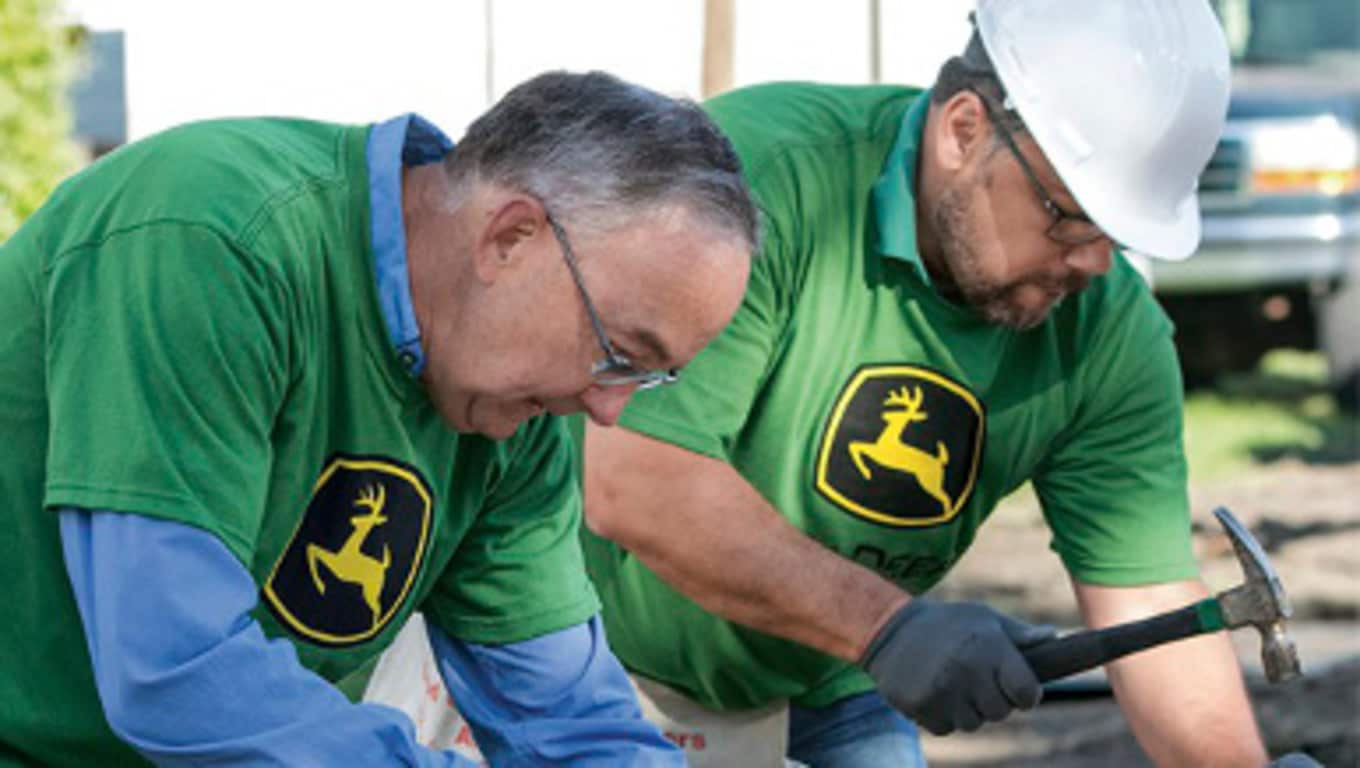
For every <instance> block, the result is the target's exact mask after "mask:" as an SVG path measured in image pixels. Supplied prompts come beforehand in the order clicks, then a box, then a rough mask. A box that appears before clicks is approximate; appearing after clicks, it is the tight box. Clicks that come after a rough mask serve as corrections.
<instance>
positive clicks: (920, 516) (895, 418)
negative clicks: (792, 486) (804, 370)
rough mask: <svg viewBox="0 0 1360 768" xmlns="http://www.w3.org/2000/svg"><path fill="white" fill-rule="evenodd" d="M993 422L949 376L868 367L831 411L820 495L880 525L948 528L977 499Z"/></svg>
mask: <svg viewBox="0 0 1360 768" xmlns="http://www.w3.org/2000/svg"><path fill="white" fill-rule="evenodd" d="M985 421H986V416H985V413H984V410H983V407H982V404H981V403H979V402H978V399H977V398H976V397H974V396H973V393H972V392H969V391H968V390H967V389H966V388H965V387H964V386H963V385H962V384H959V383H958V382H956V381H953V380H951V379H949V378H948V377H946V376H944V375H943V374H940V373H938V372H936V371H932V370H929V369H927V368H919V367H916V366H911V365H880V366H865V367H862V368H860V369H859V370H858V371H856V372H855V375H854V376H853V377H851V379H850V382H849V383H848V384H846V385H845V389H844V390H843V391H842V392H841V396H840V397H839V398H838V399H837V401H836V406H835V408H834V409H833V410H832V412H831V418H830V420H829V422H828V423H827V427H826V430H825V435H824V437H823V438H822V447H821V451H820V452H819V454H818V457H817V477H816V485H817V490H818V491H819V492H821V494H822V495H823V496H825V497H826V498H827V499H829V500H831V501H832V502H833V503H835V504H836V505H837V506H839V507H841V508H843V509H845V510H847V511H848V512H850V513H852V514H854V515H857V516H859V517H863V518H865V519H867V520H871V521H873V522H875V523H881V524H883V525H891V526H898V527H902V526H927V525H939V524H941V523H946V522H948V521H950V520H951V519H953V517H954V516H955V515H957V514H958V512H959V510H960V509H963V505H964V504H966V503H968V497H969V496H971V495H972V493H973V483H974V482H975V481H976V480H977V472H978V465H979V463H980V461H981V459H982V439H983V435H984V429H983V427H984V425H985Z"/></svg>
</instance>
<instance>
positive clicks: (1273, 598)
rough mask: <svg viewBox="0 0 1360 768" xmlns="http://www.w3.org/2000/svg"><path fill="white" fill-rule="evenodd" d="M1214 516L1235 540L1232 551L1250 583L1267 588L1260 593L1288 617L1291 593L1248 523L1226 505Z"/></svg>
mask: <svg viewBox="0 0 1360 768" xmlns="http://www.w3.org/2000/svg"><path fill="white" fill-rule="evenodd" d="M1214 517H1216V518H1218V522H1219V525H1222V526H1223V530H1224V531H1225V532H1226V533H1227V534H1228V540H1229V541H1231V542H1232V545H1233V552H1235V553H1236V554H1237V563H1238V565H1240V566H1242V573H1243V575H1245V576H1246V577H1247V582H1246V583H1247V585H1249V586H1251V587H1255V588H1257V589H1259V590H1264V592H1265V594H1264V595H1261V594H1259V593H1258V597H1265V598H1267V599H1268V602H1269V603H1270V604H1271V607H1272V612H1275V613H1278V615H1279V616H1280V617H1282V618H1289V616H1290V614H1292V613H1293V608H1292V607H1291V606H1290V604H1289V597H1288V596H1287V595H1286V594H1285V593H1284V586H1283V585H1281V584H1280V577H1279V576H1277V575H1276V574H1275V567H1274V566H1272V565H1271V564H1270V558H1268V557H1266V552H1265V550H1264V549H1262V548H1261V545H1260V544H1259V543H1257V541H1256V539H1255V537H1253V536H1252V535H1251V532H1250V531H1248V530H1247V527H1246V526H1245V525H1243V524H1242V523H1241V521H1239V520H1238V519H1237V518H1236V517H1235V516H1234V515H1233V513H1231V512H1229V511H1228V510H1227V508H1225V507H1219V508H1218V509H1215V510H1214ZM1257 589H1254V590H1253V591H1257Z"/></svg>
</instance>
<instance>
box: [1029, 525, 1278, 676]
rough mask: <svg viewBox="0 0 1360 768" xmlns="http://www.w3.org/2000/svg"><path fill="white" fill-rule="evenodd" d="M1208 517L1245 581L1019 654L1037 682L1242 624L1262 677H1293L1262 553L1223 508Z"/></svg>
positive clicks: (1274, 587) (1270, 571)
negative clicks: (1251, 633) (1254, 638)
mask: <svg viewBox="0 0 1360 768" xmlns="http://www.w3.org/2000/svg"><path fill="white" fill-rule="evenodd" d="M1214 517H1216V518H1218V522H1219V523H1220V524H1221V525H1222V526H1223V530H1225V531H1227V533H1228V539H1229V540H1230V541H1232V545H1233V551H1234V552H1235V553H1237V561H1238V563H1240V564H1241V566H1242V572H1243V574H1245V575H1246V581H1245V582H1244V583H1243V584H1241V585H1239V586H1236V587H1233V588H1232V589H1230V590H1228V591H1226V592H1220V593H1218V594H1217V595H1214V596H1213V597H1207V598H1205V599H1203V600H1201V601H1199V602H1197V603H1194V604H1193V605H1188V606H1186V607H1184V608H1181V609H1179V610H1176V611H1170V612H1168V613H1162V614H1158V615H1156V616H1153V617H1151V618H1148V619H1143V620H1141V621H1134V622H1129V623H1127V624H1118V625H1115V626H1113V627H1106V628H1104V629H1097V630H1088V631H1083V632H1074V633H1072V634H1070V635H1064V636H1063V637H1059V638H1056V639H1054V640H1049V641H1048V642H1044V643H1040V644H1038V645H1034V646H1030V647H1029V648H1027V649H1025V650H1024V651H1022V653H1023V654H1024V656H1025V660H1026V661H1028V662H1029V665H1030V668H1031V669H1033V670H1034V674H1035V676H1036V677H1038V678H1039V681H1040V682H1047V681H1049V680H1057V679H1058V678H1062V677H1067V676H1068V675H1071V674H1074V673H1076V672H1082V671H1085V670H1088V669H1092V668H1094V667H1098V666H1100V665H1101V664H1104V663H1106V662H1109V661H1113V660H1115V659H1118V658H1120V657H1123V656H1127V655H1129V654H1131V653H1136V652H1138V651H1141V650H1145V649H1147V648H1152V647H1154V646H1158V645H1162V644H1163V643H1169V642H1171V641H1173V640H1180V639H1182V638H1186V637H1193V636H1195V635H1200V634H1204V633H1206V632H1217V631H1219V630H1220V629H1236V628H1237V627H1244V626H1247V625H1250V626H1253V627H1255V628H1256V629H1257V630H1259V631H1260V633H1261V661H1262V663H1263V664H1264V665H1265V670H1266V679H1267V680H1269V681H1270V682H1272V683H1281V682H1284V681H1286V680H1290V679H1293V678H1295V677H1297V676H1298V675H1299V671H1300V670H1299V656H1298V651H1297V650H1295V648H1294V641H1293V640H1292V639H1290V637H1289V635H1288V633H1286V632H1285V625H1284V621H1285V619H1287V618H1289V615H1290V613H1291V612H1292V609H1291V608H1290V607H1289V598H1287V597H1286V596H1285V594H1284V587H1283V586H1282V585H1281V584H1280V578H1279V576H1276V575H1275V569H1274V568H1272V567H1271V566H1270V561H1269V560H1267V559H1266V553H1265V550H1263V549H1262V548H1261V545H1260V544H1258V543H1256V539H1254V538H1252V536H1251V533H1250V532H1248V531H1247V529H1246V527H1245V526H1243V525H1242V523H1240V522H1238V520H1237V518H1236V517H1233V515H1232V513H1231V512H1229V511H1228V510H1226V509H1224V508H1222V507H1219V508H1218V509H1215V510H1214Z"/></svg>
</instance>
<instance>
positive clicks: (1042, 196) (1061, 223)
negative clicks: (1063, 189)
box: [969, 88, 1106, 246]
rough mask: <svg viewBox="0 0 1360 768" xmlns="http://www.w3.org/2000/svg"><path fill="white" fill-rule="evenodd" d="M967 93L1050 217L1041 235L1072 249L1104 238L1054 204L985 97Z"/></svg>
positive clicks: (1091, 223) (1087, 221)
mask: <svg viewBox="0 0 1360 768" xmlns="http://www.w3.org/2000/svg"><path fill="white" fill-rule="evenodd" d="M969 90H971V91H972V92H973V94H974V95H976V96H977V97H978V99H979V100H981V101H982V108H983V110H985V111H986V112H987V119H988V120H990V121H991V122H992V125H994V126H996V132H997V133H998V134H1000V135H1001V140H1002V141H1004V142H1005V143H1006V148H1007V149H1009V150H1010V151H1011V154H1012V155H1013V156H1014V157H1015V161H1016V162H1017V163H1019V164H1020V169H1021V170H1022V171H1024V172H1025V176H1026V177H1027V178H1029V183H1030V184H1031V185H1033V186H1034V191H1035V192H1036V193H1037V194H1038V195H1039V202H1040V203H1041V204H1043V206H1044V210H1046V211H1048V215H1050V216H1052V217H1053V223H1052V224H1050V225H1048V229H1046V230H1044V235H1045V236H1046V237H1047V238H1048V239H1050V240H1052V241H1054V242H1058V243H1062V244H1063V245H1073V246H1075V245H1086V244H1087V243H1091V242H1095V241H1096V240H1099V239H1100V238H1102V237H1106V234H1105V232H1104V230H1102V229H1101V228H1100V227H1099V225H1097V224H1096V223H1095V222H1094V221H1091V220H1090V219H1088V218H1087V217H1086V216H1085V215H1083V214H1080V213H1072V212H1071V211H1068V210H1065V209H1064V208H1063V207H1062V206H1061V205H1058V203H1057V202H1056V201H1055V200H1054V199H1053V196H1052V195H1050V194H1048V190H1047V189H1044V185H1043V183H1041V182H1040V181H1039V175H1038V174H1037V173H1035V172H1034V168H1033V167H1032V166H1031V165H1030V164H1029V161H1027V160H1025V156H1024V155H1023V154H1021V153H1020V147H1019V146H1017V145H1016V143H1015V137H1014V136H1013V135H1012V134H1011V132H1010V129H1008V128H1006V126H1005V124H1004V123H1003V122H1002V121H1001V118H1000V117H999V116H998V115H997V114H996V111H995V110H994V109H992V105H991V103H990V102H988V101H987V97H986V96H983V95H982V94H981V93H979V92H978V91H976V90H973V89H971V88H970V89H969Z"/></svg>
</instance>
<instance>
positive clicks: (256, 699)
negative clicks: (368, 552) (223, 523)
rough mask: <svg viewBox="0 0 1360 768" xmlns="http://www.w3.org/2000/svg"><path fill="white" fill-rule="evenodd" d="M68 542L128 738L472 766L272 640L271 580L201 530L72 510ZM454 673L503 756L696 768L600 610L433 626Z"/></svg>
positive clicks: (155, 743)
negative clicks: (554, 618) (506, 629)
mask: <svg viewBox="0 0 1360 768" xmlns="http://www.w3.org/2000/svg"><path fill="white" fill-rule="evenodd" d="M60 516H61V517H60V525H61V538H62V547H63V550H64V553H65V558H66V567H67V572H68V575H69V576H70V580H71V584H72V586H73V587H74V590H75V595H76V602H77V604H78V606H79V610H80V615H81V619H82V621H83V623H84V626H85V636H86V641H87V645H88V647H89V650H90V657H91V659H92V661H93V665H94V673H95V680H96V684H97V686H98V690H99V696H100V700H101V702H102V704H103V707H104V711H105V715H106V718H107V719H108V721H109V724H110V725H111V726H112V728H113V730H114V732H115V733H116V734H117V735H118V736H119V737H120V738H122V739H123V740H124V741H126V742H127V743H128V744H130V745H131V746H132V747H133V748H135V749H136V750H138V751H139V752H140V753H141V754H143V755H144V756H145V757H147V758H148V759H149V760H151V761H152V762H153V763H155V764H157V765H161V766H189V765H205V764H212V765H262V764H263V765H289V766H312V765H315V766H330V765H402V766H420V767H421V768H425V767H427V766H455V767H465V766H470V765H472V763H471V762H470V761H468V760H466V759H464V758H462V757H459V756H457V755H455V754H454V753H451V752H436V751H433V750H430V749H427V748H425V747H422V746H420V745H419V744H418V743H417V742H416V738H415V732H414V727H413V725H412V724H411V721H410V720H409V718H407V717H406V715H405V714H403V713H401V712H399V711H398V710H395V709H392V708H390V707H385V706H381V705H377V704H371V703H365V704H353V703H351V702H350V701H349V700H348V699H346V698H345V696H344V695H343V694H341V693H340V692H339V691H338V690H337V689H336V688H334V687H333V686H331V685H330V684H329V683H327V682H326V681H325V680H323V679H322V678H320V677H318V676H317V675H315V674H313V673H312V672H310V671H308V670H307V669H305V668H304V667H302V665H301V664H299V663H298V661H297V656H296V653H295V652H294V649H293V647H292V646H291V645H290V644H289V643H288V642H286V641H283V640H280V639H274V640H270V639H268V638H266V637H265V635H264V632H263V631H262V629H261V628H260V626H259V624H258V623H257V622H256V621H255V620H254V619H253V618H251V616H250V611H251V609H252V608H253V607H254V606H255V603H256V599H257V594H258V591H257V587H256V585H255V584H254V582H253V581H252V579H251V577H250V574H249V573H248V572H247V571H246V569H245V568H244V567H243V566H242V565H241V564H240V563H239V562H238V561H237V560H236V559H235V557H234V556H232V554H231V553H230V552H229V551H228V550H227V548H226V547H225V546H224V545H223V544H222V543H221V542H220V541H218V539H217V538H216V537H214V536H212V535H211V534H209V533H207V532H205V531H202V530H200V529H197V528H194V527H192V526H188V525H184V524H179V523H174V522H169V521H165V520H159V519H154V518H150V517H146V516H142V515H133V514H122V513H118V512H108V511H95V512H90V511H86V510H80V509H65V510H62V511H61V513H60ZM430 636H431V637H430V639H431V642H432V645H433V648H434V650H435V654H436V659H437V660H438V663H439V667H440V672H441V674H442V675H443V677H444V678H445V681H446V683H447V684H448V685H449V687H450V690H451V691H452V693H453V695H454V697H455V700H457V701H458V703H459V707H460V709H461V710H462V711H463V712H464V713H465V716H467V718H468V720H469V723H470V724H471V725H472V727H473V730H474V733H476V735H477V737H478V740H479V746H481V748H482V751H483V754H484V755H485V756H486V757H487V758H488V760H489V761H490V762H491V763H492V765H496V766H501V765H506V766H512V765H513V766H519V765H544V764H553V763H560V764H571V765H599V766H605V765H610V766H614V765H683V758H682V757H681V755H680V753H679V751H678V750H676V749H675V748H674V747H673V746H672V745H670V744H669V743H668V742H666V741H665V739H664V738H662V737H661V735H660V734H659V733H658V732H657V731H656V729H655V728H653V727H652V726H650V725H649V724H647V723H646V722H645V721H643V720H642V719H641V716H640V714H639V712H638V708H637V704H636V701H635V699H634V697H633V692H632V690H631V688H630V687H629V683H628V680H627V677H626V675H625V673H624V672H623V669H622V667H620V666H619V664H618V661H617V660H616V659H615V658H614V656H613V654H612V653H610V652H609V651H608V648H607V646H606V645H605V643H604V636H603V631H602V630H601V628H600V622H599V618H598V617H596V618H594V619H592V620H591V621H590V622H588V623H584V624H580V625H577V626H575V627H571V628H568V629H565V630H561V631H559V632H554V633H551V634H549V635H545V636H543V637H540V638H536V639H534V640H529V641H526V642H523V643H513V644H509V645H505V646H495V647H492V646H480V645H475V644H471V643H465V642H461V641H458V640H456V639H453V638H450V637H449V636H448V635H446V634H444V633H443V632H441V631H439V630H438V629H437V628H434V627H433V625H432V624H431V631H430Z"/></svg>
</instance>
